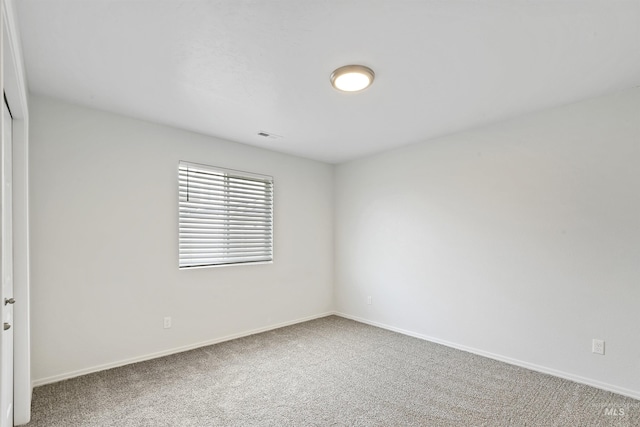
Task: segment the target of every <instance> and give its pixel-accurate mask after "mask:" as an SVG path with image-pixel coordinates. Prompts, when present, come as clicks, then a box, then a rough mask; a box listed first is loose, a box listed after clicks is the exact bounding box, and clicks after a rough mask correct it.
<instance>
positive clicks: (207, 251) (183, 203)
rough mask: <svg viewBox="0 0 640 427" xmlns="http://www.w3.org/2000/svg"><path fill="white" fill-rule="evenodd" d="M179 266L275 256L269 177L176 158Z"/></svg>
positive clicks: (247, 261) (232, 262)
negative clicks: (177, 163)
mask: <svg viewBox="0 0 640 427" xmlns="http://www.w3.org/2000/svg"><path fill="white" fill-rule="evenodd" d="M178 180H179V203H178V204H179V215H178V222H179V251H178V252H179V267H180V268H188V267H202V266H210V265H226V264H246V263H253V262H265V261H272V260H273V178H271V177H270V176H264V175H257V174H251V173H246V172H239V171H234V170H229V169H223V168H218V167H214V166H205V165H199V164H195V163H187V162H182V161H181V162H180V163H179V166H178Z"/></svg>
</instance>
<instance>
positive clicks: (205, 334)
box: [30, 97, 333, 384]
mask: <svg viewBox="0 0 640 427" xmlns="http://www.w3.org/2000/svg"><path fill="white" fill-rule="evenodd" d="M30 107H31V109H30V110H31V111H30V112H31V129H30V130H31V134H30V141H31V153H30V161H31V164H30V170H31V177H30V178H31V190H32V192H31V214H32V216H31V227H32V229H31V230H32V234H31V235H32V241H31V242H32V248H31V250H32V252H31V254H32V265H33V270H32V350H33V354H32V357H33V358H32V361H33V378H34V381H35V382H36V384H41V383H44V382H48V381H53V380H57V379H60V378H64V377H66V376H69V375H73V374H77V373H81V372H86V371H88V370H91V369H94V368H96V367H101V366H102V367H104V366H107V365H109V364H114V363H117V362H118V361H126V360H132V359H135V358H139V357H144V356H146V355H149V354H153V353H158V352H165V351H170V350H171V349H175V348H179V347H182V346H190V345H194V344H197V343H199V342H203V341H210V340H216V339H220V338H224V337H228V336H231V335H235V334H242V333H245V332H248V331H252V330H255V329H260V328H267V327H269V326H272V325H276V324H280V323H286V322H291V321H295V320H298V319H302V318H307V317H311V316H317V315H320V314H323V313H326V312H329V311H331V310H332V309H333V305H332V304H333V302H332V301H333V284H332V283H333V279H332V278H333V256H332V250H333V237H332V236H333V231H332V230H333V224H332V209H333V206H332V171H333V168H332V166H330V165H328V164H323V163H320V162H315V161H311V160H305V159H301V158H297V157H292V156H288V155H283V154H278V153H275V152H270V151H266V150H262V149H258V148H254V147H249V146H246V145H241V144H236V143H232V142H225V141H221V140H218V139H215V138H211V137H206V136H202V135H198V134H194V133H190V132H186V131H182V130H177V129H173V128H170V127H166V126H160V125H156V124H151V123H147V122H143V121H138V120H134V119H130V118H125V117H122V116H118V115H114V114H109V113H105V112H100V111H97V110H91V109H87V108H83V107H79V106H74V105H70V104H66V103H62V102H59V101H56V100H52V99H48V98H41V97H33V98H32V99H31V104H30ZM215 119H216V118H215V117H211V120H215ZM274 144H277V141H274ZM179 160H187V161H191V162H198V163H205V164H211V165H216V166H222V167H226V168H232V169H239V170H246V171H250V172H255V173H261V174H267V175H272V176H273V177H274V181H275V224H274V227H275V246H274V251H275V262H274V263H273V264H267V265H249V266H234V267H218V268H205V269H196V270H188V271H179V270H178V267H177V265H178V254H177V233H178V231H177V227H178V225H177V201H178V196H177V185H178V184H177V167H178V161H179ZM164 316H171V317H172V318H173V327H172V328H171V329H167V330H165V329H163V317H164Z"/></svg>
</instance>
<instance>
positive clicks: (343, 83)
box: [331, 65, 374, 92]
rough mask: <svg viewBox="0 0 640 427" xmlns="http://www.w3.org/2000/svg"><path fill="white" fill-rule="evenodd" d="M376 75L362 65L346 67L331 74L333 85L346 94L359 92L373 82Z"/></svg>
mask: <svg viewBox="0 0 640 427" xmlns="http://www.w3.org/2000/svg"><path fill="white" fill-rule="evenodd" d="M373 78H374V73H373V71H372V70H371V69H370V68H367V67H364V66H362V65H346V66H344V67H340V68H338V69H337V70H335V71H334V72H333V73H332V74H331V84H332V85H333V87H335V88H336V89H338V90H341V91H344V92H357V91H359V90H362V89H365V88H367V87H369V86H370V85H371V83H372V82H373Z"/></svg>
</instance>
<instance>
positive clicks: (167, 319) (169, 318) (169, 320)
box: [164, 317, 171, 329]
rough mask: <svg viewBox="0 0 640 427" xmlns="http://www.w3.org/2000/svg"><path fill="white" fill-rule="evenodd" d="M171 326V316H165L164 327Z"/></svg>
mask: <svg viewBox="0 0 640 427" xmlns="http://www.w3.org/2000/svg"><path fill="white" fill-rule="evenodd" d="M170 327H171V317H165V318H164V328H165V329H169V328H170Z"/></svg>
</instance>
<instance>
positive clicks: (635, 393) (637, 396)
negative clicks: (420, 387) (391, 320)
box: [333, 312, 640, 400]
mask: <svg viewBox="0 0 640 427" xmlns="http://www.w3.org/2000/svg"><path fill="white" fill-rule="evenodd" d="M333 314H335V315H336V316H340V317H344V318H345V319H351V320H355V321H356V322H360V323H366V324H367V325H371V326H376V327H378V328H382V329H387V330H389V331H393V332H398V333H400V334H403V335H408V336H411V337H414V338H419V339H422V340H425V341H430V342H433V343H436V344H441V345H444V346H447V347H451V348H455V349H457V350H462V351H466V352H468V353H473V354H477V355H479V356H483V357H488V358H489V359H494V360H498V361H500V362H505V363H509V364H510V365H515V366H520V367H522V368H527V369H531V370H532V371H537V372H541V373H543V374H549V375H553V376H554V377H559V378H564V379H565V380H570V381H573V382H576V383H580V384H585V385H588V386H591V387H595V388H599V389H601V390H605V391H610V392H613V393H617V394H621V395H623V396H627V397H631V398H633V399H638V400H640V392H639V391H635V390H630V389H627V388H623V387H618V386H615V385H612V384H607V383H603V382H601V381H597V380H594V379H591V378H585V377H581V376H579V375H574V374H570V373H568V372H564V371H559V370H557V369H553V368H548V367H546V366H540V365H536V364H534V363H529V362H524V361H522V360H518V359H513V358H511V357H507V356H502V355H499V354H495V353H490V352H488V351H484V350H479V349H477V348H472V347H467V346H466V345H461V344H456V343H453V342H449V341H445V340H441V339H438V338H434V337H430V336H427V335H423V334H419V333H416V332H412V331H407V330H405V329H401V328H396V327H395V326H389V325H386V324H384V323H380V322H375V321H372V320H368V319H363V318H361V317H358V316H352V315H350V314H345V313H340V312H335V313H333Z"/></svg>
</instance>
